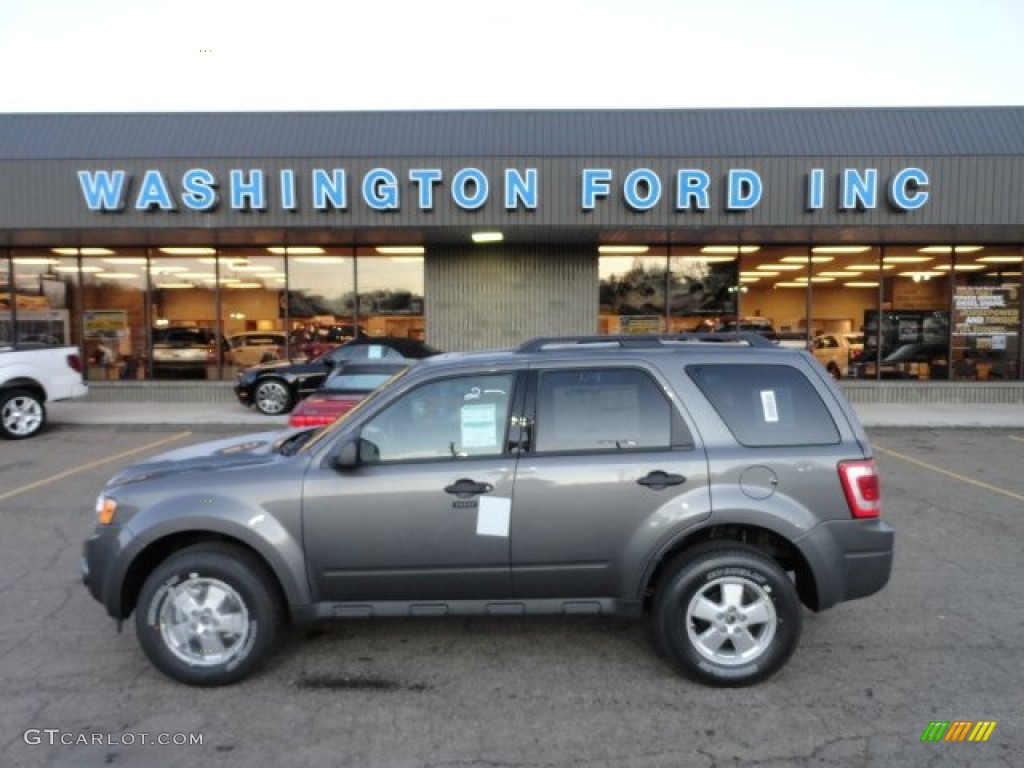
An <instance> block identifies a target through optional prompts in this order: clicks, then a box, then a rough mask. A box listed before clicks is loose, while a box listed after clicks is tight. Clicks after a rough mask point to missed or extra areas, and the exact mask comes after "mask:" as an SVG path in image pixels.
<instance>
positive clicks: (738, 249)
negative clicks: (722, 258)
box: [700, 245, 761, 256]
mask: <svg viewBox="0 0 1024 768" xmlns="http://www.w3.org/2000/svg"><path fill="white" fill-rule="evenodd" d="M760 250H761V246H760V245H705V246H704V247H703V248H701V249H700V252H701V253H723V254H724V253H731V254H733V255H734V256H736V255H739V254H741V253H757V252H758V251H760Z"/></svg>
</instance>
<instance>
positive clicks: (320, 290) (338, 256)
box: [270, 246, 366, 357]
mask: <svg viewBox="0 0 1024 768" xmlns="http://www.w3.org/2000/svg"><path fill="white" fill-rule="evenodd" d="M270 250H271V251H272V252H273V253H274V254H275V255H276V254H281V255H284V254H287V259H288V265H287V266H288V269H287V271H288V283H287V295H286V297H285V298H284V300H283V301H284V304H285V306H284V312H285V316H286V319H287V326H286V328H285V330H287V332H288V336H289V348H290V353H291V355H292V357H297V356H300V357H315V356H317V355H319V354H322V353H323V352H325V351H327V350H329V349H333V348H334V347H336V346H338V345H339V344H341V343H343V342H345V341H348V340H349V339H352V338H354V337H355V336H356V335H359V334H364V333H365V332H366V329H365V327H364V326H363V325H362V321H361V318H360V317H359V305H358V303H357V301H356V277H355V263H356V262H355V252H354V251H353V249H351V248H331V247H328V246H323V247H321V246H288V247H287V248H283V247H282V248H272V249H270Z"/></svg>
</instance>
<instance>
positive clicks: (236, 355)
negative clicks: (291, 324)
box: [224, 331, 288, 368]
mask: <svg viewBox="0 0 1024 768" xmlns="http://www.w3.org/2000/svg"><path fill="white" fill-rule="evenodd" d="M287 341H288V338H287V336H286V335H285V333H284V331H245V332H244V333H236V334H234V335H233V336H229V337H228V344H229V347H230V348H229V349H228V352H227V354H226V355H225V358H224V359H225V362H227V363H229V364H231V365H234V366H236V367H238V368H250V367H252V366H254V365H258V364H259V363H267V362H270V361H271V360H280V359H281V358H283V357H284V348H285V344H286V343H287Z"/></svg>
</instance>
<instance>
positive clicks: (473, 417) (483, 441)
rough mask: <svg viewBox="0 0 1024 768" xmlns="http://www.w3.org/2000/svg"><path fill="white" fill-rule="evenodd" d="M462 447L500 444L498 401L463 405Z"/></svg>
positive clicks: (495, 445)
mask: <svg viewBox="0 0 1024 768" xmlns="http://www.w3.org/2000/svg"><path fill="white" fill-rule="evenodd" d="M461 427H462V447H463V448H496V447H497V446H498V406H497V404H496V403H474V404H473V405H464V406H462V424H461Z"/></svg>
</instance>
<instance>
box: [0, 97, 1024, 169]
mask: <svg viewBox="0 0 1024 768" xmlns="http://www.w3.org/2000/svg"><path fill="white" fill-rule="evenodd" d="M839 154H843V155H877V156H884V157H892V156H894V155H904V154H914V155H935V156H956V155H1014V154H1017V155H1019V154H1024V108H1020V107H991V108H942V109H940V108H935V109H776V110H772V109H765V110H650V111H639V110H638V111H600V110H590V111H587V110H581V111H494V112H489V111H481V112H325V113H313V112H309V113H302V112H266V113H173V114H168V113H133V114H47V115H33V114H26V115H21V114H8V115H0V158H7V159H92V158H96V159H98V158H126V159H127V158H154V159H157V158H159V159H167V158H190V157H209V158H235V157H248V158H275V157H278V158H280V157H293V158H298V157H352V158H359V157H376V156H388V157H409V156H426V157H455V156H461V157H465V156H480V157H499V156H511V157H520V156H526V155H529V156H535V157H579V156H581V155H588V156H592V157H637V156H644V155H650V156H669V157H671V156H691V157H695V156H696V157H722V156H739V157H782V156H807V155H839Z"/></svg>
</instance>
